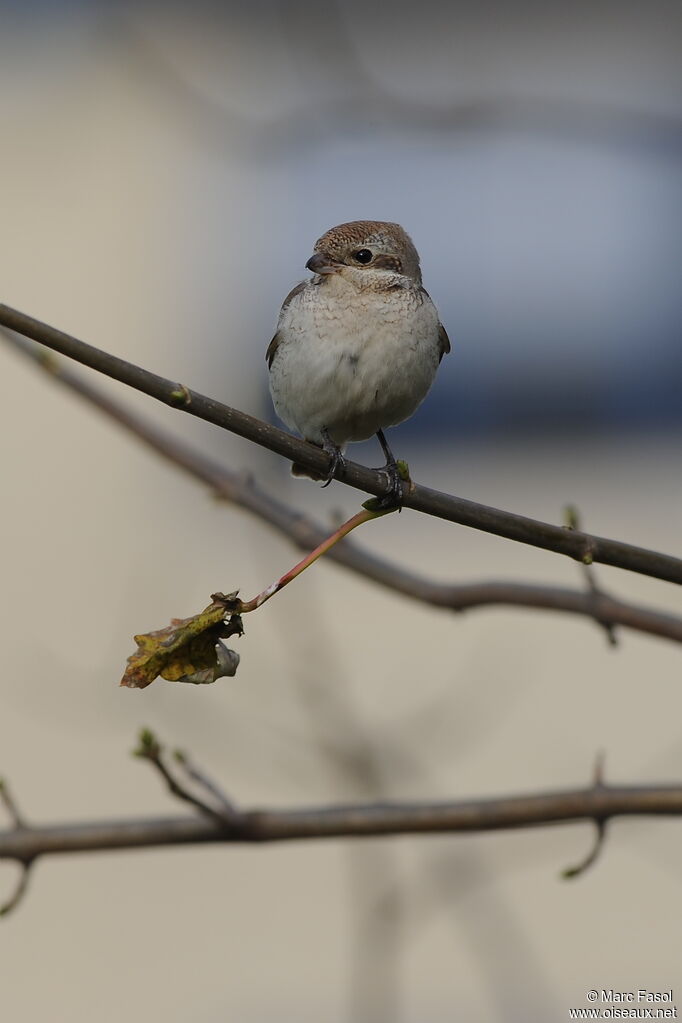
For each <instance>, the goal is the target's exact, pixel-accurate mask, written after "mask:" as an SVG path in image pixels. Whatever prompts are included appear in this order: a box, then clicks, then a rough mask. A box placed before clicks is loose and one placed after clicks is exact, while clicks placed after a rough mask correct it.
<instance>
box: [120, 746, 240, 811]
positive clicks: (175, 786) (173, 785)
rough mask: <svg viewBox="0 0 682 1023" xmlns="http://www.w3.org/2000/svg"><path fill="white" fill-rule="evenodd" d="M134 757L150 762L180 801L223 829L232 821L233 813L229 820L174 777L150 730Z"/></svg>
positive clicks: (161, 749) (161, 748) (160, 747)
mask: <svg viewBox="0 0 682 1023" xmlns="http://www.w3.org/2000/svg"><path fill="white" fill-rule="evenodd" d="M134 755H135V756H136V757H140V759H142V760H148V761H149V763H150V764H152V765H153V766H154V767H155V768H156V770H157V771H158V772H159V774H160V775H161V777H162V778H163V780H164V781H165V783H166V785H167V786H168V788H169V789H170V791H171V792H172V793H173V795H174V796H177V798H178V799H182V800H184V801H185V802H186V803H190V804H191V805H192V806H193V807H195V809H197V810H199V812H200V813H203V814H204V815H205V816H206V817H209V818H210V819H211V820H212V821H215V822H216V823H217V824H220V825H221V826H223V827H224V826H225V824H226V823H229V822H230V820H231V819H232V811H231V813H230V815H229V820H228V815H226V814H225V813H224V812H220V811H218V810H216V809H215V808H214V807H212V806H209V804H208V803H205V802H204V801H203V799H199V797H198V796H195V795H194V793H192V792H190V791H189V789H186V788H185V787H184V785H181V784H180V782H179V781H178V780H177V779H176V778H175V777H174V776H173V774H172V772H171V771H170V770H169V769H168V767H167V766H166V764H165V763H164V761H163V747H162V746H161V744H160V742H159V741H158V740H157V738H156V736H155V735H154V734H153V733H152V732H151V731H149V729H147V728H145V729H143V730H142V732H141V733H140V744H139V746H138V747H137V749H136V750H135V751H134Z"/></svg>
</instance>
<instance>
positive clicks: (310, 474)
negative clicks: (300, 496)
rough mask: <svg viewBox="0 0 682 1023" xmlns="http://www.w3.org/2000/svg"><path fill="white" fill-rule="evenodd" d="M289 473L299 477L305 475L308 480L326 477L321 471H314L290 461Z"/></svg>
mask: <svg viewBox="0 0 682 1023" xmlns="http://www.w3.org/2000/svg"><path fill="white" fill-rule="evenodd" d="M291 475H292V476H297V477H299V478H300V477H307V478H308V479H309V480H324V479H326V478H327V477H326V476H323V475H322V474H321V473H319V472H315V470H314V469H306V467H305V466H304V465H299V464H298V462H292V465H291Z"/></svg>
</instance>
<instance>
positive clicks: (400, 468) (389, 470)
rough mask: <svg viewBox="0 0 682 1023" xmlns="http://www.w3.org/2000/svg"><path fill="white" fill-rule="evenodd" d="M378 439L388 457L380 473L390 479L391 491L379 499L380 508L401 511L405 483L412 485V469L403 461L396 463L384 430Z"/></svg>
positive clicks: (379, 431) (380, 432)
mask: <svg viewBox="0 0 682 1023" xmlns="http://www.w3.org/2000/svg"><path fill="white" fill-rule="evenodd" d="M377 437H378V438H379V443H380V444H381V449H382V451H383V452H384V455H385V456H386V465H384V466H383V467H382V468H381V469H379V470H378V471H379V472H383V473H384V474H385V476H386V477H387V479H388V483H389V487H390V489H389V491H388V493H386V494H384V496H383V497H380V498H379V499H378V507H379V508H397V509H398V511H400V510H401V508H402V506H403V497H404V493H403V481H405V482H406V483H407V484H408V485H409V484H410V482H411V481H410V467H409V466H408V464H407V462H403V461H402V460H401V459H398V461H396V459H395V457H394V455H393V452H392V451H391V449H390V448H389V446H388V442H387V440H386V438H385V437H384V431H383V430H377Z"/></svg>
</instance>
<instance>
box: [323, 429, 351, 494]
mask: <svg viewBox="0 0 682 1023" xmlns="http://www.w3.org/2000/svg"><path fill="white" fill-rule="evenodd" d="M322 436H323V437H324V443H323V445H322V448H323V450H324V451H326V452H327V454H328V455H329V469H328V471H327V478H326V480H325V482H324V483H323V484H322V489H323V490H324V488H325V487H328V486H329V484H330V483H331V482H332V480H334V479H336V476H337V474H338V473H339V472H342V471H343V470H344V469H345V467H346V459H345V458H344V457H343V455H342V454H341V449H340V448H339V446H338V445H337V444H335V443H334V441H333V440H332V439H331V437H330V436H329V434H328V433H327V431H326V430H324V431H323V434H322Z"/></svg>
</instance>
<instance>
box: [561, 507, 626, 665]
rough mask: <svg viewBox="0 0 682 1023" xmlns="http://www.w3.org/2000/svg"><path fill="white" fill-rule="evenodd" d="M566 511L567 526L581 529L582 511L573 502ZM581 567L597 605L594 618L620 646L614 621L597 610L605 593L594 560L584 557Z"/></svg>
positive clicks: (612, 640) (610, 638)
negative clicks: (599, 581)
mask: <svg viewBox="0 0 682 1023" xmlns="http://www.w3.org/2000/svg"><path fill="white" fill-rule="evenodd" d="M564 511H565V515H566V525H567V527H568V528H569V529H580V528H581V520H580V512H579V511H578V509H577V508H576V506H575V505H573V504H569V505H567V506H566V508H565V509H564ZM580 567H581V569H582V572H583V578H584V579H585V583H586V586H587V593H588V596H589V598H590V600H591V602H592V604H593V605H594V607H595V612H594V620H595V622H596V623H597V625H599V626H601V628H602V629H603V630H604V632H605V634H606V639H607V642H608V644H609V646H614V647H615V646H618V637H617V635H616V630H615V626H614V622H612V621H610V620H609V619H607V618H604V617H603V616H600V615H599V614H598V612H597V610H596V608H597V607H598V605H599V600H600V598H601V597H602V596H603V595H604V591H603V590H602V588H601V586H600V585H599V583H598V582H597V574H596V572H595V570H594V565H593V564H592V560H591V559H590V558H583V561H582V564H581V566H580Z"/></svg>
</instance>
